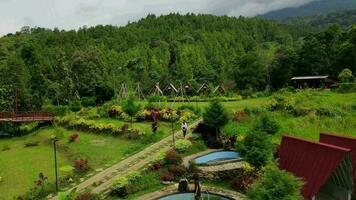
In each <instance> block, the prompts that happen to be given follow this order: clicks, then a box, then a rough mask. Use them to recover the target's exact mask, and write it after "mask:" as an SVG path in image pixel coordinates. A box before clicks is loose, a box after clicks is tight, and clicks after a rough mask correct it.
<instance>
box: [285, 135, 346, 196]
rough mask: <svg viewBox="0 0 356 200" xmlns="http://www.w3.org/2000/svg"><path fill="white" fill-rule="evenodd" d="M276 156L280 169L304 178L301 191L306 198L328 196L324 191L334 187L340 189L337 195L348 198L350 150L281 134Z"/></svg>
mask: <svg viewBox="0 0 356 200" xmlns="http://www.w3.org/2000/svg"><path fill="white" fill-rule="evenodd" d="M278 157H279V161H278V162H279V167H280V168H281V169H284V170H286V171H289V172H291V173H292V174H294V175H295V176H296V177H299V178H301V180H302V181H304V186H303V188H302V191H301V194H302V195H303V196H304V197H305V198H306V199H319V198H318V197H321V196H323V195H324V196H328V197H329V194H328V193H327V191H328V190H330V191H331V189H332V190H334V189H335V188H337V189H336V190H338V191H342V194H338V196H343V197H346V199H349V198H350V199H351V192H350V191H352V188H353V182H352V179H350V177H351V176H352V164H351V150H350V149H348V148H343V147H338V146H334V145H330V144H324V143H316V142H311V141H307V140H303V139H299V138H295V137H289V136H284V137H283V138H282V142H281V145H280V148H279V151H278ZM330 188H331V189H330ZM340 188H342V189H340ZM332 195H333V194H332ZM331 199H332V198H331ZM342 199H344V198H342ZM346 199H345V200H346Z"/></svg>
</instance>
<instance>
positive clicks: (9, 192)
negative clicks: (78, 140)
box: [0, 134, 70, 200]
mask: <svg viewBox="0 0 356 200" xmlns="http://www.w3.org/2000/svg"><path fill="white" fill-rule="evenodd" d="M30 140H39V141H41V143H40V145H39V146H37V147H27V148H25V147H24V143H25V141H30ZM47 142H48V141H46V140H45V139H44V138H42V137H41V136H38V135H34V134H33V135H31V136H26V137H22V138H14V139H6V140H0V176H1V177H2V182H1V183H0V194H1V195H0V196H1V199H4V200H7V199H13V197H14V196H16V195H20V194H23V193H25V192H27V191H28V189H29V188H30V187H33V186H34V181H35V180H37V176H38V173H39V172H43V173H44V174H45V175H46V176H47V177H48V179H49V181H50V182H54V155H53V148H52V147H51V146H50V145H49V144H48V143H47ZM5 145H7V146H9V147H10V150H7V151H1V149H2V148H3V147H4V146H5ZM58 162H59V166H64V165H68V164H70V161H69V160H68V159H67V158H66V157H65V156H64V155H62V154H59V155H58Z"/></svg>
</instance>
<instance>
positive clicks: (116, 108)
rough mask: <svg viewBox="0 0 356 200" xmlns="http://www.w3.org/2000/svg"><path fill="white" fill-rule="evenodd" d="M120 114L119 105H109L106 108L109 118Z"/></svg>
mask: <svg viewBox="0 0 356 200" xmlns="http://www.w3.org/2000/svg"><path fill="white" fill-rule="evenodd" d="M121 114H122V108H121V106H111V108H110V109H109V110H108V116H109V117H110V118H115V117H118V116H121Z"/></svg>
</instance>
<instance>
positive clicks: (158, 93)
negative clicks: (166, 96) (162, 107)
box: [150, 83, 163, 96]
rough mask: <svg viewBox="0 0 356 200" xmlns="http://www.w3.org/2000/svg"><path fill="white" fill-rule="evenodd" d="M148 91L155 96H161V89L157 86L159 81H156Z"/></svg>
mask: <svg viewBox="0 0 356 200" xmlns="http://www.w3.org/2000/svg"><path fill="white" fill-rule="evenodd" d="M150 93H151V94H152V95H155V96H163V91H162V90H161V88H160V87H159V83H157V84H155V85H154V86H153V88H152V89H151V92H150Z"/></svg>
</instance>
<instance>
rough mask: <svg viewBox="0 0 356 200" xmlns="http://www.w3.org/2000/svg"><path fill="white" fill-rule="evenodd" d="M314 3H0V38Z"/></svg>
mask: <svg viewBox="0 0 356 200" xmlns="http://www.w3.org/2000/svg"><path fill="white" fill-rule="evenodd" d="M310 1H313V0H0V35H3V34H6V33H10V32H15V31H17V30H20V28H21V27H22V26H24V25H29V26H32V27H33V26H39V27H46V28H54V27H58V28H60V29H77V28H79V27H81V26H83V25H88V26H93V25H97V24H115V25H125V24H126V23H127V22H128V21H135V20H137V19H139V18H142V17H145V16H146V15H147V14H149V13H153V14H156V15H161V14H168V13H171V12H179V13H187V12H193V13H209V14H217V15H225V14H226V15H229V16H239V15H244V16H254V15H257V14H263V13H265V12H268V11H271V10H276V9H281V8H285V7H290V6H299V5H302V4H304V3H307V2H310Z"/></svg>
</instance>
